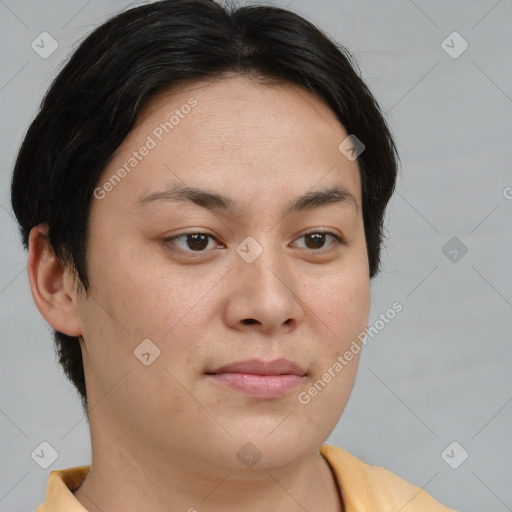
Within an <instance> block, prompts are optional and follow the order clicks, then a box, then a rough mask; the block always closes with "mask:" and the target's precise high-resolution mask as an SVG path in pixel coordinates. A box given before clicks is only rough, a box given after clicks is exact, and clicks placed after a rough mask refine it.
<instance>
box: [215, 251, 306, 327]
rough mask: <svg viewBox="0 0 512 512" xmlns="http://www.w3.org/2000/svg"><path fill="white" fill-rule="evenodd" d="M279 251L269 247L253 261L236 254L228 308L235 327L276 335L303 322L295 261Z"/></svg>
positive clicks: (230, 322) (231, 275) (226, 305)
mask: <svg viewBox="0 0 512 512" xmlns="http://www.w3.org/2000/svg"><path fill="white" fill-rule="evenodd" d="M279 250H280V249H276V250H270V249H265V250H264V251H263V252H262V253H261V254H260V256H258V257H257V258H256V259H255V260H254V261H252V262H251V263H248V262H247V261H245V260H244V259H243V258H241V257H239V256H237V257H236V258H237V261H236V262H235V266H236V268H235V269H234V270H235V271H234V272H231V273H230V288H229V289H230V293H229V296H228V299H227V302H226V303H225V310H224V315H225V322H226V323H227V324H228V325H229V326H230V327H231V328H234V329H242V330H243V329H246V330H248V329H250V330H254V329H257V330H259V331H260V332H262V333H265V334H272V333H276V332H282V331H283V330H285V331H289V330H293V329H295V328H297V327H298V325H300V324H301V323H302V322H303V319H304V309H303V302H302V301H301V298H300V297H299V296H298V293H297V287H298V276H297V274H296V273H294V272H293V268H292V265H293V262H292V261H291V260H289V261H286V258H284V257H282V256H280V255H279Z"/></svg>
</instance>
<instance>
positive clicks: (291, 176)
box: [99, 76, 361, 205]
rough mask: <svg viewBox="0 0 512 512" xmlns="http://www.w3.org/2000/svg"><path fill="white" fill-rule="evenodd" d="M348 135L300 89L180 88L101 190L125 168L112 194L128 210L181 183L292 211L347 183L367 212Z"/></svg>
mask: <svg viewBox="0 0 512 512" xmlns="http://www.w3.org/2000/svg"><path fill="white" fill-rule="evenodd" d="M347 136H348V133H347V132H346V130H345V128H344V127H343V126H342V125H341V123H340V122H339V121H338V119H337V118H336V115H335V114H334V112H333V111H332V110H331V109H330V108H329V107H328V106H327V105H326V104H325V103H324V102H323V101H322V100H320V99H319V98H317V97H316V96H315V95H313V94H312V93H310V92H309V91H306V90H304V89H302V88H300V87H299V86H295V85H292V84H280V85H267V84H262V83H259V82H257V81H254V80H252V79H249V78H247V77H241V76H236V77H229V78H223V79H218V80H214V81H210V82H196V83H192V82H189V83H187V84H180V85H174V86H172V87H170V88H168V89H166V90H163V91H161V92H159V93H158V94H156V95H155V96H153V97H152V98H151V99H150V100H149V101H148V103H147V104H146V105H145V107H144V109H143V110H142V112H141V113H140V115H139V117H138V119H137V123H136V124H135V126H134V128H133V129H132V131H131V132H130V133H129V135H128V136H127V137H126V139H125V140H124V141H123V143H122V144H121V146H120V147H119V148H118V149H117V151H116V152H115V153H114V155H113V157H112V159H111V161H110V162H109V165H108V166H107V168H106V169H105V170H104V172H103V174H102V177H101V178H100V181H99V186H101V185H102V183H105V181H106V180H108V179H109V178H110V177H111V176H113V174H115V173H116V172H117V170H119V169H122V168H124V169H125V171H126V172H123V173H121V174H123V178H122V182H119V183H118V184H116V185H115V187H113V188H114V189H115V190H112V192H111V193H109V200H111V201H112V200H114V196H115V197H116V198H117V200H121V201H122V202H123V203H124V204H132V205H134V204H136V203H137V201H138V200H139V199H140V197H141V196H143V195H147V194H149V193H152V192H156V191H158V190H159V189H161V188H162V186H164V185H168V184H169V183H176V182H181V184H182V185H183V186H190V187H199V186H203V188H204V185H205V184H207V185H208V188H209V189H212V190H217V191H223V192H224V193H225V194H226V195H231V196H237V197H238V199H239V201H238V202H240V203H243V202H244V198H246V199H247V200H250V199H251V198H259V200H260V202H265V198H273V199H272V200H276V199H279V200H282V201H286V202H289V198H290V196H298V195H303V194H304V192H305V191H307V190H308V189H313V188H314V187H315V186H316V185H317V184H318V187H320V188H326V187H332V186H336V185H339V184H341V185H343V186H345V188H346V189H347V190H348V191H349V192H350V193H351V194H352V195H353V196H354V198H355V199H356V201H357V203H358V204H361V200H360V193H361V191H360V181H359V167H358V164H357V161H350V160H348V159H347V158H346V157H345V156H344V155H343V154H342V153H341V152H340V151H339V149H338V146H339V145H340V143H341V142H342V141H343V140H344V139H346V137H347ZM142 153H144V154H143V155H142ZM132 164H133V165H132Z"/></svg>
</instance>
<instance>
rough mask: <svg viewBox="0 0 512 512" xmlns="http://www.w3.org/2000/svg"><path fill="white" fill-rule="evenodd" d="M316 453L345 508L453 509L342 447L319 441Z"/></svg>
mask: <svg viewBox="0 0 512 512" xmlns="http://www.w3.org/2000/svg"><path fill="white" fill-rule="evenodd" d="M320 453H321V455H322V456H323V457H324V458H325V459H326V461H327V462H328V464H329V465H330V466H331V469H332V471H333V473H334V476H335V477H336V480H337V482H338V485H339V487H340V489H341V493H342V496H343V500H344V503H345V507H346V512H352V511H356V510H358V511H359V510H364V511H366V510H368V511H372V512H377V511H378V512H392V511H393V512H396V510H400V511H401V512H455V511H454V510H453V509H451V508H448V507H446V506H444V505H443V504H442V503H440V502H439V501H437V500H436V499H435V498H434V497H432V496H431V495H430V494H428V493H427V492H426V491H425V490H423V489H422V488H420V487H418V486H416V485H414V484H412V483H410V482H407V481H406V480H404V479H403V478H401V477H399V476H398V475H396V474H395V473H393V472H391V471H389V470H388V469H385V468H383V467H380V466H372V465H370V464H366V463H365V462H363V461H362V460H361V459H359V458H357V457H355V456H354V455H352V454H351V453H349V452H347V451H346V450H343V449H342V448H338V447H337V446H330V445H323V446H322V448H321V449H320Z"/></svg>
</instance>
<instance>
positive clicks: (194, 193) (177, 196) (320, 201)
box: [134, 184, 358, 214]
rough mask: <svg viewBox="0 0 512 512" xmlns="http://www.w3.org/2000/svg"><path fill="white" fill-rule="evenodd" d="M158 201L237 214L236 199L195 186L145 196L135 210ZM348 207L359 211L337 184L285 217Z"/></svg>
mask: <svg viewBox="0 0 512 512" xmlns="http://www.w3.org/2000/svg"><path fill="white" fill-rule="evenodd" d="M158 202H178V203H193V204H196V205H198V206H201V207H203V208H206V209H208V210H217V211H225V212H229V213H235V211H238V209H239V206H238V204H237V203H236V202H235V201H233V199H231V198H229V197H227V196H224V195H222V194H219V193H217V192H211V191H208V190H203V189H200V188H196V187H188V186H184V185H181V184H175V185H174V186H171V187H170V188H167V189H165V190H161V191H158V192H152V193H149V194H144V195H143V196H142V197H140V198H139V199H138V200H137V201H136V202H135V204H134V208H135V209H138V208H139V207H141V206H145V205H148V204H154V203H158ZM335 204H338V205H347V206H351V207H353V208H354V209H355V211H356V212H357V211H358V204H357V201H356V199H355V198H354V196H353V195H352V194H351V193H350V192H349V191H348V190H347V189H346V188H345V187H344V186H343V185H337V186H334V187H331V188H328V189H324V190H319V191H314V192H312V191H309V192H306V193H305V194H303V195H301V196H298V197H296V198H295V199H293V200H292V201H290V202H289V203H288V205H287V207H286V208H285V211H284V214H288V213H296V212H302V211H306V210H312V209H314V208H320V207H323V206H329V205H335Z"/></svg>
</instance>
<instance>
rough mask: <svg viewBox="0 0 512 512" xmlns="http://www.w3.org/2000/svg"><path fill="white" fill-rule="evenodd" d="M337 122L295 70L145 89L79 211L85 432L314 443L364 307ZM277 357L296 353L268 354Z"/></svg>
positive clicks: (119, 438) (177, 443)
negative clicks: (283, 75) (147, 96)
mask: <svg viewBox="0 0 512 512" xmlns="http://www.w3.org/2000/svg"><path fill="white" fill-rule="evenodd" d="M166 123H167V124H166ZM347 136H348V133H347V132H346V131H345V129H344V128H343V126H341V125H340V123H339V122H338V120H337V119H336V117H335V115H334V113H333V112H332V111H331V110H330V109H329V108H328V107H327V106H326V105H324V104H323V103H322V102H321V101H320V100H319V99H318V98H316V97H315V96H313V95H311V94H310V93H309V92H306V91H304V90H302V89H300V88H298V87H295V86H292V85H280V86H269V85H262V84H258V83H256V82H255V81H251V80H249V79H248V78H242V77H230V78H224V79H222V80H218V81H215V82H211V83H209V84H205V83H202V84H198V83H196V84H193V85H188V86H183V85H182V86H180V87H179V88H178V87H174V88H173V89H172V90H171V89H169V90H167V91H165V93H161V94H159V95H158V96H156V97H154V98H153V99H152V100H151V102H150V103H149V104H148V105H147V107H146V109H145V110H144V112H143V114H142V115H141V116H140V117H139V119H138V123H137V125H136V127H135V128H134V129H133V130H132V131H131V133H130V134H129V136H128V137H127V138H126V139H125V140H124V142H123V144H122V145H121V146H120V147H119V148H118V150H117V152H116V153H115V155H114V157H113V158H112V159H111V161H110V162H109V164H108V166H107V167H106V168H105V170H104V172H103V174H102V176H101V178H100V180H99V182H98V184H97V187H98V188H97V189H96V191H95V197H94V199H93V203H92V209H91V213H90V222H89V234H88V252H87V269H88V274H89V278H90V292H89V293H88V294H85V295H82V296H80V297H79V302H78V304H79V319H80V325H81V331H82V339H81V348H82V353H83V357H84V365H85V374H86V380H87V387H88V400H89V407H90V408H91V409H90V424H91V435H92V436H93V437H94V436H96V437H97V438H102V439H103V440H106V439H107V438H108V439H109V441H113V442H115V443H114V444H115V445H116V446H122V447H123V449H126V450H128V451H129V452H130V453H131V454H132V455H133V456H134V457H137V456H141V457H143V458H144V460H148V459H151V460H152V461H153V462H154V463H157V462H155V461H160V462H162V463H165V461H166V460H167V461H168V460H169V457H170V456H171V455H172V457H173V459H175V460H179V461H180V464H182V466H183V467H184V468H189V469H190V470H192V469H194V468H199V467H201V468H203V467H205V465H208V466H216V467H222V468H227V467H229V468H243V467H244V466H243V464H244V460H245V459H243V457H241V455H247V454H249V455H253V456H254V457H260V456H261V459H260V461H259V462H258V467H259V468H266V467H268V468H271V467H275V466H279V465H282V464H286V463H287V462H290V461H293V460H295V459H297V458H300V457H306V456H310V455H311V454H312V453H314V452H315V451H317V450H318V449H319V447H320V446H321V445H322V443H323V442H324V441H325V440H326V438H327V437H328V436H329V434H330V432H331V431H332V429H333V428H334V427H335V425H336V423H337V422H338V419H339V417H340V415H341V413H342V411H343V409H344V407H345V405H346V403H347V400H348V398H349V394H350V392H351V389H352V386H353V383H354V379H355V375H356V371H357V365H358V358H359V354H358V353H357V352H356V351H355V350H354V349H352V351H351V352H352V358H351V360H349V361H347V357H345V356H344V354H345V353H346V352H347V351H350V348H351V346H352V347H354V345H353V341H354V340H357V336H358V335H359V334H360V333H361V332H362V331H363V330H364V328H365V327H366V326H367V320H368V314H369V308H370V280H369V269H368V259H367V254H366V244H365V238H364V228H363V219H362V209H361V183H360V176H359V169H358V164H357V161H351V160H349V159H347V158H346V157H345V156H344V155H343V154H342V153H341V152H340V151H339V149H338V146H339V145H340V143H341V142H342V141H343V140H344V139H345V138H346V137H347ZM122 169H124V172H123V171H122ZM192 189H200V190H201V191H202V192H199V191H195V192H193V191H192ZM334 189H337V193H335V194H334V193H332V191H333V190H334ZM328 191H331V194H328ZM321 193H324V194H323V195H322V194H321ZM219 196H221V197H219ZM299 198H302V199H299ZM360 344H361V343H359V345H360ZM278 359H285V360H287V361H288V362H290V363H294V365H296V366H295V367H292V366H290V365H288V366H286V364H284V363H283V362H282V361H281V362H280V363H279V362H278V363H277V364H276V365H274V366H273V365H265V363H269V362H273V361H275V360H278ZM240 361H252V363H251V362H249V363H247V365H246V366H244V365H240V364H235V363H238V362H240ZM341 361H344V362H343V363H342V362H341ZM336 362H338V364H336ZM253 363H254V364H253ZM251 364H252V366H251ZM226 365H232V367H231V368H225V369H223V367H225V366H226ZM233 365H234V366H233ZM340 366H341V369H340ZM272 374H273V375H272ZM276 374H281V375H280V376H278V375H276ZM329 377H330V378H329ZM315 383H316V385H315ZM315 386H316V387H315ZM315 390H316V392H315ZM94 442H95V441H94V439H93V444H94ZM247 443H252V444H249V445H247ZM241 449H242V452H240V450H241ZM244 450H245V451H244ZM258 453H260V454H261V455H258ZM237 454H238V455H237Z"/></svg>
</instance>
